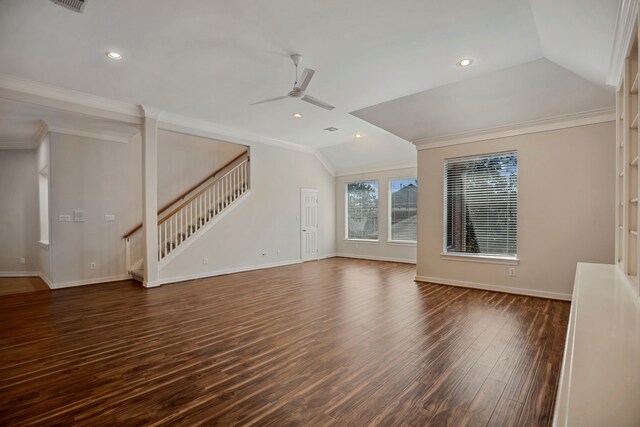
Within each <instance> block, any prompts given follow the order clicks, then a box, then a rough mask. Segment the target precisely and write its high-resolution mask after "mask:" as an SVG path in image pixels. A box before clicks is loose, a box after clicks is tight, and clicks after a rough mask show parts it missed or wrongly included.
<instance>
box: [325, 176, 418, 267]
mask: <svg viewBox="0 0 640 427" xmlns="http://www.w3.org/2000/svg"><path fill="white" fill-rule="evenodd" d="M416 176H417V169H416V168H402V169H393V170H383V171H376V172H368V173H359V174H355V175H345V176H339V177H337V178H336V211H335V216H336V254H337V255H339V256H347V257H354V258H363V259H378V260H387V261H401V262H410V263H415V262H416V244H415V243H395V242H389V241H388V240H389V238H390V233H389V182H390V181H391V180H392V179H399V178H416ZM356 181H378V242H362V241H353V240H347V239H346V238H345V236H346V229H345V219H346V206H345V202H346V188H347V184H348V183H350V182H356ZM418 188H420V183H418ZM420 212H421V211H420V210H418V216H420Z"/></svg>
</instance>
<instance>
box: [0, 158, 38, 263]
mask: <svg viewBox="0 0 640 427" xmlns="http://www.w3.org/2000/svg"><path fill="white" fill-rule="evenodd" d="M0 198H1V199H0V200H1V201H0V242H2V244H1V245H0V272H4V273H7V272H34V271H38V270H39V262H38V249H37V245H38V244H37V242H38V237H39V227H40V225H39V211H38V209H39V207H38V206H39V205H38V169H37V158H36V152H35V150H0ZM20 258H25V264H20Z"/></svg>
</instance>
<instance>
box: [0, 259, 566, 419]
mask: <svg viewBox="0 0 640 427" xmlns="http://www.w3.org/2000/svg"><path fill="white" fill-rule="evenodd" d="M414 276H415V267H414V266H411V265H405V264H396V263H387V262H375V261H361V260H351V259H344V258H333V259H328V260H323V261H319V262H310V263H305V264H301V265H293V266H288V267H280V268H274V269H270V270H262V271H254V272H247V273H239V274H234V275H228V276H221V277H217V278H211V279H203V280H196V281H190V282H184V283H180V284H174V285H165V286H163V287H161V288H157V289H149V290H145V289H143V288H141V287H140V286H139V285H138V284H137V283H135V282H133V281H126V282H118V283H112V284H105V285H95V286H85V287H78V288H70V289H60V290H55V291H52V292H50V293H48V292H39V293H36V294H31V295H30V297H28V298H27V297H26V296H25V295H10V296H3V297H0V425H7V424H8V425H12V424H15V425H79V426H85V425H152V426H160V425H162V426H169V425H189V426H192V425H245V426H251V425H273V426H282V425H313V426H316V425H339V426H344V425H383V426H396V425H398V426H400V425H402V426H409V425H413V426H422V425H434V426H439V425H453V426H465V425H473V426H484V425H490V426H518V425H522V426H546V425H549V423H550V420H551V417H552V412H553V404H554V399H555V393H556V387H557V382H558V376H559V369H560V362H561V358H562V351H563V345H564V337H565V333H566V327H567V321H568V315H569V303H565V302H559V301H552V300H545V299H539V298H529V297H524V296H516V295H509V294H502V293H495V292H488V291H480V290H471V289H463V288H456V287H448V286H442V285H435V284H428V283H415V282H414V281H413V278H414Z"/></svg>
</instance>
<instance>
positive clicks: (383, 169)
mask: <svg viewBox="0 0 640 427" xmlns="http://www.w3.org/2000/svg"><path fill="white" fill-rule="evenodd" d="M417 167H418V164H417V163H416V164H415V165H399V166H384V167H379V168H372V169H360V170H356V171H353V172H340V173H337V174H336V177H343V176H351V175H364V174H369V173H376V172H388V171H394V170H399V169H416V168H417Z"/></svg>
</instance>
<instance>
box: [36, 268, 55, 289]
mask: <svg viewBox="0 0 640 427" xmlns="http://www.w3.org/2000/svg"><path fill="white" fill-rule="evenodd" d="M38 277H40V278H41V279H42V281H43V282H44V283H46V284H47V286H48V287H49V289H53V287H52V283H51V280H49V278H48V277H47V276H45V275H44V273H42V272H38Z"/></svg>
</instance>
